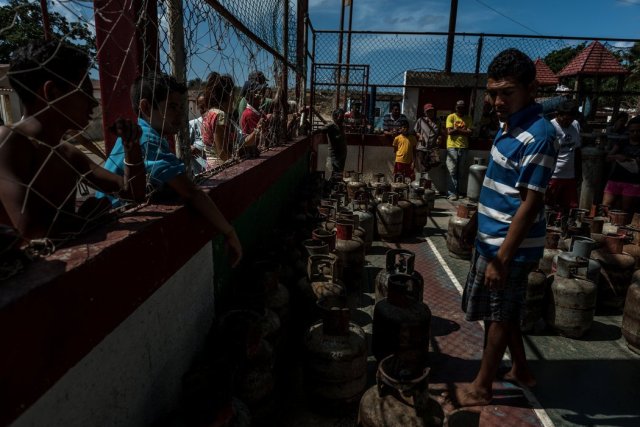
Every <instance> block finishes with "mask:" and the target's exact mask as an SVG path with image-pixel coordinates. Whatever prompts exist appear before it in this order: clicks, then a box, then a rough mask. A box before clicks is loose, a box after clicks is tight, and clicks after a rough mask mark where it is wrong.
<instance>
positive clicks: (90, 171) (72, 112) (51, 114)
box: [0, 41, 145, 239]
mask: <svg viewBox="0 0 640 427" xmlns="http://www.w3.org/2000/svg"><path fill="white" fill-rule="evenodd" d="M89 66H90V61H89V58H88V57H87V55H86V54H85V53H84V52H82V51H81V50H79V49H78V48H76V47H74V46H71V45H68V44H66V43H61V42H59V41H33V42H30V43H28V44H26V45H25V46H23V47H21V48H19V49H17V50H16V51H15V52H14V54H13V56H12V59H11V64H10V67H9V72H8V77H9V82H10V84H11V86H12V87H13V89H14V90H15V91H16V93H17V94H18V96H19V97H20V100H21V102H22V105H23V107H24V115H23V117H22V119H21V120H20V121H19V122H18V123H15V124H13V125H11V126H2V127H0V221H1V222H2V223H3V224H7V225H12V226H13V227H15V228H16V229H17V230H18V231H19V233H20V234H21V235H22V236H23V237H24V238H28V239H35V238H43V237H49V238H61V237H64V236H69V235H72V234H73V233H77V232H80V231H83V230H84V229H86V227H87V226H88V225H90V224H92V223H93V222H94V221H96V220H98V219H99V218H101V217H102V216H103V215H104V214H105V213H106V211H107V210H108V209H109V208H110V206H109V204H108V203H100V202H99V201H98V200H97V199H95V198H89V199H87V200H86V201H85V202H84V203H83V205H82V206H80V207H79V208H78V209H76V193H77V191H78V185H80V184H83V183H84V184H87V185H89V186H91V187H93V188H96V189H100V190H102V191H104V192H106V193H109V194H113V195H117V196H118V197H121V198H125V199H133V200H136V201H142V200H144V199H145V174H144V168H143V165H142V162H141V161H142V153H141V151H140V145H139V144H138V143H137V140H138V138H139V137H140V131H139V128H138V126H136V125H135V124H134V123H131V122H129V121H127V120H122V119H120V120H117V121H116V123H115V124H114V125H113V126H112V127H111V131H112V132H114V133H116V134H117V135H118V136H119V137H120V140H121V141H122V142H121V147H122V158H123V162H124V165H123V168H122V170H121V173H120V174H114V173H111V172H110V171H107V170H105V169H103V168H102V167H100V166H99V165H97V164H96V163H94V162H93V161H92V160H91V159H89V158H88V157H87V156H86V155H85V154H84V153H82V152H81V151H80V150H79V149H78V148H76V147H75V146H73V145H72V144H70V143H69V142H66V141H61V140H63V135H65V134H66V133H67V132H68V131H70V130H75V131H78V130H82V129H84V128H85V127H86V126H87V125H88V124H89V121H90V119H91V115H92V113H93V109H94V108H95V107H96V106H97V105H98V102H97V101H96V100H95V98H94V97H93V86H92V84H91V80H90V79H89Z"/></svg>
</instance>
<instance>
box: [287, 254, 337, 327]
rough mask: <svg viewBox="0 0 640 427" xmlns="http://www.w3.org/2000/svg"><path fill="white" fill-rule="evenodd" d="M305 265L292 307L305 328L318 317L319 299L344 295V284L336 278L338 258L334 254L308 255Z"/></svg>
mask: <svg viewBox="0 0 640 427" xmlns="http://www.w3.org/2000/svg"><path fill="white" fill-rule="evenodd" d="M307 265H308V267H307V274H306V276H305V277H303V278H301V279H300V280H299V281H298V284H297V287H296V291H297V292H296V294H297V295H298V299H297V300H296V301H297V304H296V306H295V307H294V308H296V309H297V313H298V316H297V318H298V319H301V320H302V325H303V326H305V327H307V326H308V325H310V324H311V322H313V321H316V320H318V318H319V317H320V314H319V312H318V309H317V305H316V303H317V302H318V300H319V299H321V298H324V297H327V296H332V295H343V294H344V293H345V289H344V284H343V283H342V280H341V279H339V278H338V274H339V273H338V258H337V257H336V256H335V255H334V254H327V255H310V256H309V260H308V264H307Z"/></svg>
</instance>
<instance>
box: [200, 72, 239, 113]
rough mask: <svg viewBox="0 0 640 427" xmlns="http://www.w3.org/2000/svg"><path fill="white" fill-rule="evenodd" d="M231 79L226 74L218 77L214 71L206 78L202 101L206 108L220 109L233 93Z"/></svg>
mask: <svg viewBox="0 0 640 427" xmlns="http://www.w3.org/2000/svg"><path fill="white" fill-rule="evenodd" d="M233 86H234V83H233V77H231V76H230V75H228V74H224V75H220V74H218V73H216V72H215V71H214V72H212V73H210V74H209V77H207V84H206V85H205V87H204V99H205V103H206V104H207V107H220V106H222V104H224V101H225V100H226V99H228V98H229V97H230V96H231V94H232V93H233Z"/></svg>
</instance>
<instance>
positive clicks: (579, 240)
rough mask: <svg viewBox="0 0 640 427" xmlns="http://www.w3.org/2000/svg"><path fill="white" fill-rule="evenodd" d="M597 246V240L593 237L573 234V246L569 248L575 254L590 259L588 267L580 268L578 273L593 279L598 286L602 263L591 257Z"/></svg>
mask: <svg viewBox="0 0 640 427" xmlns="http://www.w3.org/2000/svg"><path fill="white" fill-rule="evenodd" d="M595 247H596V242H595V240H593V239H590V238H588V237H584V236H573V237H571V246H570V248H569V250H570V251H571V253H572V254H573V255H575V256H578V257H582V258H586V259H587V260H588V264H587V267H586V268H579V269H578V273H577V274H578V275H579V276H584V277H586V278H587V280H591V281H592V282H593V283H595V284H596V286H598V283H599V282H600V271H601V269H602V268H601V267H600V263H599V262H598V261H596V260H593V259H591V252H592V251H593V249H594V248H595Z"/></svg>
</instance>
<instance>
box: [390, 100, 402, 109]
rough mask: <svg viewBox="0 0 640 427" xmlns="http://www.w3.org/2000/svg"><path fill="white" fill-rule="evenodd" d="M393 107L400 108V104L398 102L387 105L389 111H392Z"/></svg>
mask: <svg viewBox="0 0 640 427" xmlns="http://www.w3.org/2000/svg"><path fill="white" fill-rule="evenodd" d="M395 107H398V108H400V103H399V102H392V103H391V104H389V110H393V109H394V108H395Z"/></svg>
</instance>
